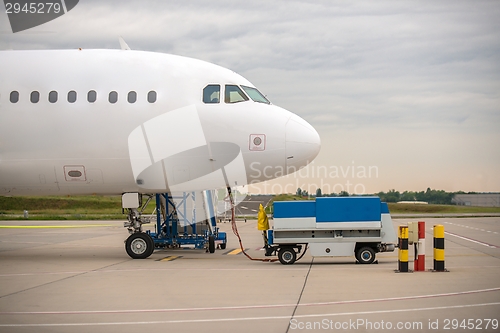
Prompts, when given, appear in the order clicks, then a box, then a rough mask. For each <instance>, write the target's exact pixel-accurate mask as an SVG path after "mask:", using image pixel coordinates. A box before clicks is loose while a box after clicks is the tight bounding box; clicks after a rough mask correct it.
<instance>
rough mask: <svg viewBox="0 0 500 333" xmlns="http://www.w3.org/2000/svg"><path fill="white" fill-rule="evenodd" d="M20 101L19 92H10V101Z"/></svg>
mask: <svg viewBox="0 0 500 333" xmlns="http://www.w3.org/2000/svg"><path fill="white" fill-rule="evenodd" d="M18 101H19V92H17V91H12V92H11V93H10V102H11V103H17V102H18Z"/></svg>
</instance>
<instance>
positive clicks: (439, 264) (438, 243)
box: [434, 224, 446, 272]
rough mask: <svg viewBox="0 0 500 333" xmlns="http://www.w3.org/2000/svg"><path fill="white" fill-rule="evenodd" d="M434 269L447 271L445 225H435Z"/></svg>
mask: <svg viewBox="0 0 500 333" xmlns="http://www.w3.org/2000/svg"><path fill="white" fill-rule="evenodd" d="M434 271H436V272H445V271H446V269H445V268H444V226H442V225H441V224H437V225H435V226H434Z"/></svg>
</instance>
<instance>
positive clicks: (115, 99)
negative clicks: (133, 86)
mask: <svg viewBox="0 0 500 333" xmlns="http://www.w3.org/2000/svg"><path fill="white" fill-rule="evenodd" d="M108 100H109V102H110V103H113V104H114V103H116V102H118V93H117V92H116V91H112V92H110V93H109V98H108Z"/></svg>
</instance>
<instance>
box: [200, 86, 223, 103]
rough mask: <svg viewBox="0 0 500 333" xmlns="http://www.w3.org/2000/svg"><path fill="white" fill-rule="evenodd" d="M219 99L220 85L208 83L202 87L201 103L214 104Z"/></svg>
mask: <svg viewBox="0 0 500 333" xmlns="http://www.w3.org/2000/svg"><path fill="white" fill-rule="evenodd" d="M219 101H220V85H218V84H209V85H208V86H206V87H205V89H203V103H207V104H214V103H219Z"/></svg>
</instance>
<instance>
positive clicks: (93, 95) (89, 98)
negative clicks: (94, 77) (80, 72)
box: [87, 90, 97, 103]
mask: <svg viewBox="0 0 500 333" xmlns="http://www.w3.org/2000/svg"><path fill="white" fill-rule="evenodd" d="M96 99H97V93H96V92H95V90H91V91H89V92H88V94H87V101H89V103H94V102H95V101H96Z"/></svg>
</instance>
